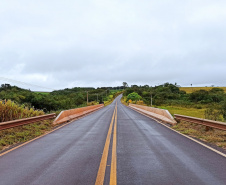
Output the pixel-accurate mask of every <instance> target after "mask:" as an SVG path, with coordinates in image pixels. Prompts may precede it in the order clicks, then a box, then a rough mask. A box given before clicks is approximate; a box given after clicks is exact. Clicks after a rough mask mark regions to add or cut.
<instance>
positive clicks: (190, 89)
mask: <svg viewBox="0 0 226 185" xmlns="http://www.w3.org/2000/svg"><path fill="white" fill-rule="evenodd" d="M212 88H215V87H180V90H183V91H185V92H186V93H192V92H194V91H198V90H201V89H203V90H206V91H209V90H211V89H212ZM217 88H221V89H224V92H225V93H226V87H217Z"/></svg>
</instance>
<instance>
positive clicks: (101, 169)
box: [95, 110, 115, 185]
mask: <svg viewBox="0 0 226 185" xmlns="http://www.w3.org/2000/svg"><path fill="white" fill-rule="evenodd" d="M114 117H115V110H114V113H113V116H112V119H111V124H110V126H109V130H108V134H107V138H106V142H105V145H104V150H103V154H102V158H101V161H100V166H99V170H98V173H97V178H96V182H95V185H102V184H104V176H105V170H106V165H107V158H108V151H109V145H110V140H111V133H112V126H113V123H114Z"/></svg>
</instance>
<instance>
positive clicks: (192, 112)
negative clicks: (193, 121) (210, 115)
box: [158, 106, 205, 118]
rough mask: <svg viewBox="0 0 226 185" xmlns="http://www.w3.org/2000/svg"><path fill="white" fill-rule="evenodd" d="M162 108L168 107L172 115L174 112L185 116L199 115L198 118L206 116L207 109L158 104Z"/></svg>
mask: <svg viewBox="0 0 226 185" xmlns="http://www.w3.org/2000/svg"><path fill="white" fill-rule="evenodd" d="M158 108H160V109H167V110H168V111H169V112H170V113H171V114H172V115H174V114H181V115H185V116H191V117H197V118H204V116H205V109H204V108H202V109H196V108H186V107H179V106H158Z"/></svg>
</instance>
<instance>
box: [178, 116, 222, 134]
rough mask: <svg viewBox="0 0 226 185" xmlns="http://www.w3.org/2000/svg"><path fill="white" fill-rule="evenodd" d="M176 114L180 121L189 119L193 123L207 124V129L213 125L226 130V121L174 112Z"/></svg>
mask: <svg viewBox="0 0 226 185" xmlns="http://www.w3.org/2000/svg"><path fill="white" fill-rule="evenodd" d="M174 116H175V118H176V120H178V121H187V122H191V123H196V124H201V125H205V126H207V130H208V127H212V128H216V129H220V130H226V123H224V122H220V121H213V120H209V119H202V118H195V117H190V116H184V115H179V114H174Z"/></svg>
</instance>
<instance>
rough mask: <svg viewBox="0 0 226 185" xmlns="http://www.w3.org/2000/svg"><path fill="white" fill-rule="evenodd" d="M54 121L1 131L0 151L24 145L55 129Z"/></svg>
mask: <svg viewBox="0 0 226 185" xmlns="http://www.w3.org/2000/svg"><path fill="white" fill-rule="evenodd" d="M52 122H53V119H51V120H44V121H40V122H37V123H33V124H27V125H23V126H18V127H14V128H10V129H6V130H2V131H0V151H2V150H5V149H7V148H9V147H10V146H12V145H16V144H19V143H24V142H26V141H28V140H31V139H34V138H35V137H38V136H40V135H43V134H44V133H46V132H47V131H50V130H52V129H53V127H54V125H52Z"/></svg>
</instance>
